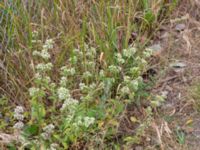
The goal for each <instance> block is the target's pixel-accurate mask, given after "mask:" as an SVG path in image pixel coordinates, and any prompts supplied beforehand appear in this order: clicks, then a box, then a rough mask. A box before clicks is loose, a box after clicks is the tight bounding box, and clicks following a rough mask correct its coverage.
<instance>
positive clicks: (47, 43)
mask: <svg viewBox="0 0 200 150" xmlns="http://www.w3.org/2000/svg"><path fill="white" fill-rule="evenodd" d="M53 44H54V41H53V40H52V39H48V40H46V41H45V44H44V45H43V49H44V50H48V49H52V48H53Z"/></svg>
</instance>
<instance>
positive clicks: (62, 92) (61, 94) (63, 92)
mask: <svg viewBox="0 0 200 150" xmlns="http://www.w3.org/2000/svg"><path fill="white" fill-rule="evenodd" d="M57 94H58V98H59V100H65V99H68V98H70V97H71V96H70V92H69V90H68V89H67V88H65V87H60V88H58V90H57Z"/></svg>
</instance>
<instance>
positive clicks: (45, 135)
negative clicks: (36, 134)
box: [41, 132, 50, 140]
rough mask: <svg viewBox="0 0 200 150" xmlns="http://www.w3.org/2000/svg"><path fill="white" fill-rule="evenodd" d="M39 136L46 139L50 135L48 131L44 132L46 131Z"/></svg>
mask: <svg viewBox="0 0 200 150" xmlns="http://www.w3.org/2000/svg"><path fill="white" fill-rule="evenodd" d="M41 136H42V138H43V139H45V140H48V139H49V138H50V135H49V134H48V133H46V132H43V133H42V134H41Z"/></svg>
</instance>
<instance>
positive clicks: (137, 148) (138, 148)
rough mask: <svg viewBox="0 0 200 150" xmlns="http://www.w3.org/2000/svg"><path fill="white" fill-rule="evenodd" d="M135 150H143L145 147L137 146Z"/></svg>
mask: <svg viewBox="0 0 200 150" xmlns="http://www.w3.org/2000/svg"><path fill="white" fill-rule="evenodd" d="M135 150H143V147H142V146H136V147H135Z"/></svg>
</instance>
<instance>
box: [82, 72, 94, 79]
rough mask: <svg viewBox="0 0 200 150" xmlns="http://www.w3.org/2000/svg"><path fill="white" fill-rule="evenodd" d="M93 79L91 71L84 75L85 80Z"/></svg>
mask: <svg viewBox="0 0 200 150" xmlns="http://www.w3.org/2000/svg"><path fill="white" fill-rule="evenodd" d="M91 77H92V74H91V73H90V72H89V71H86V72H84V73H83V78H85V79H88V78H91Z"/></svg>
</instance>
